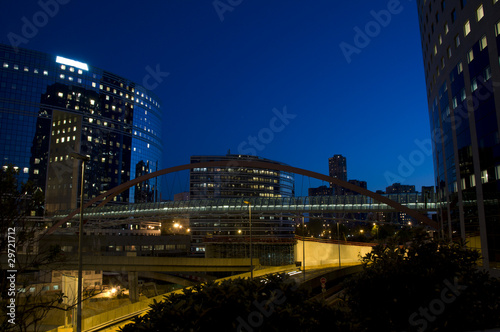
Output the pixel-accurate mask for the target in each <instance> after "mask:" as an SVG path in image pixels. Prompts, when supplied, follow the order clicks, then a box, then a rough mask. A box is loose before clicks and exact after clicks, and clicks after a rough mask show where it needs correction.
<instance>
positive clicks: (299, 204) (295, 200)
mask: <svg viewBox="0 0 500 332" xmlns="http://www.w3.org/2000/svg"><path fill="white" fill-rule="evenodd" d="M210 167H227V168H234V167H248V168H257V169H271V170H277V171H284V172H289V173H295V174H298V175H302V176H307V177H312V178H315V179H318V180H321V181H325V182H328V183H332V184H335V185H339V186H341V187H343V188H346V189H349V190H351V191H353V192H356V193H358V194H360V195H361V197H363V196H366V197H367V199H368V198H370V199H372V200H373V201H370V200H368V201H367V203H366V204H363V203H360V204H361V206H359V207H360V208H365V207H366V208H367V209H366V210H364V211H367V212H368V211H370V210H369V209H368V207H369V206H370V205H372V204H386V205H387V206H389V207H391V208H393V209H394V210H393V211H396V212H403V213H406V214H407V215H408V216H410V217H412V218H414V219H415V220H417V221H418V222H421V223H423V224H425V225H427V226H430V227H432V228H434V229H438V224H437V223H436V222H435V221H433V220H431V219H429V218H428V217H427V216H425V215H423V214H422V213H420V212H419V211H416V210H415V209H412V208H410V207H408V206H406V205H403V204H401V203H398V202H396V201H394V200H392V199H390V198H388V197H385V196H383V195H380V194H377V193H374V192H372V191H370V190H368V189H365V188H361V187H359V186H356V185H354V184H351V183H349V182H346V181H342V180H340V179H337V178H335V177H331V176H327V175H324V174H321V173H317V172H313V171H309V170H305V169H301V168H297V167H292V166H288V165H281V164H273V163H268V162H262V161H248V160H238V161H237V162H234V161H232V162H227V161H208V162H200V163H192V164H186V165H180V166H174V167H170V168H165V169H162V170H159V171H156V172H153V173H150V174H146V175H143V176H140V177H138V178H136V179H133V180H130V181H128V182H125V183H122V184H120V185H118V186H116V187H114V188H112V189H110V190H108V191H107V192H104V193H102V194H101V195H99V196H97V197H95V198H93V199H91V200H90V201H88V202H87V203H85V204H84V206H83V208H84V209H85V210H86V209H88V208H90V207H92V206H94V205H96V204H98V207H102V206H104V205H106V204H107V203H108V202H110V201H112V200H113V198H114V197H116V196H117V195H119V194H120V193H122V192H124V191H125V190H128V189H129V188H131V187H133V186H135V185H137V184H139V183H142V182H144V181H147V180H149V179H152V178H155V177H158V176H161V175H165V174H170V173H174V172H179V171H184V170H190V169H193V168H210ZM355 196H357V195H355ZM355 196H353V197H355ZM261 199H266V198H261V197H258V198H252V199H251V203H252V208H257V205H259V200H261ZM275 199H276V198H269V201H267V202H269V204H260V207H261V208H266V207H267V208H268V211H272V209H271V206H274V207H275V208H276V207H278V206H279V207H280V208H286V207H289V209H290V212H291V211H292V210H294V211H304V212H305V213H309V212H314V211H318V212H325V213H328V212H333V211H331V210H329V209H321V208H320V206H319V205H323V204H325V203H321V204H320V203H318V204H312V205H311V204H309V205H308V204H305V203H306V201H309V202H310V201H311V197H309V198H307V199H302V200H301V197H289V198H280V199H281V200H283V202H284V203H286V202H287V201H286V199H290V202H289V203H292V204H281V205H280V204H278V202H279V201H273V200H275ZM227 200H230V199H227ZM336 200H338V198H336ZM204 201H205V200H201V201H189V203H183V204H188V205H187V206H184V210H186V207H187V210H188V211H189V210H190V208H191V210H192V211H193V213H194V212H195V211H198V212H197V214H199V212H200V211H203V210H204V209H207V207H209V206H212V207H215V208H216V210H219V211H220V212H227V213H229V211H231V210H230V205H229V202H230V201H226V202H227V205H224V204H225V203H224V202H225V201H224V199H222V201H219V202H218V204H210V200H207V201H206V202H204ZM191 202H193V203H191ZM194 202H196V203H194ZM203 202H204V203H205V205H204V206H202V205H201V203H203ZM375 202H379V203H375ZM235 203H236V202H235ZM421 203H422V202H421ZM423 203H424V204H428V203H427V202H423ZM172 204H175V203H172ZM179 204H180V203H179ZM191 204H193V205H191ZM195 204H198V205H197V206H195ZM253 204H255V205H253ZM356 204H358V203H356ZM405 204H412V203H411V202H405ZM314 205H318V207H315V206H314ZM330 205H331V208H332V209H333V207H334V205H336V203H335V204H334V203H333V202H332V203H331V204H330ZM340 205H343V206H344V208H345V204H340ZM363 205H368V206H363ZM337 206H339V205H337ZM175 208H176V207H175V205H174V206H173V207H171V209H170V210H171V211H175ZM224 209H227V210H226V211H224ZM434 209H436V207H434ZM157 210H158V209H153V211H151V212H152V213H157V212H158V211H157ZM163 210H165V209H164V208H163ZM168 210H169V209H168V208H167V209H166V211H168ZM181 210H182V209H181ZM242 210H244V203H243V199H239V201H238V203H237V204H235V205H234V207H233V210H232V211H235V212H240V213H241V212H242ZM280 211H281V212H283V210H280ZM345 211H346V210H345V209H343V210H342V211H339V212H345ZM78 212H79V209H75V210H73V211H71V212H70V213H69V214H68V215H61V214H60V215H58V216H57V218H56V220H55V223H54V224H53V225H52V226H51V227H50V228H49V229H48V230H47V234H52V233H53V232H54V231H55V230H56V229H58V228H59V227H60V226H61V225H63V224H64V223H65V222H67V221H69V220H71V218H73V217H74V216H75V215H76V214H77V213H78ZM179 212H180V211H176V213H179ZM254 212H255V209H254ZM349 212H355V211H354V210H351V211H349ZM123 213H124V214H125V213H126V214H127V216H128V217H130V214H129V213H130V211H124V212H123ZM144 213H145V211H144ZM101 215H102V213H100V214H96V216H99V217H100V216H101ZM97 219H100V218H97ZM87 220H88V219H87Z"/></svg>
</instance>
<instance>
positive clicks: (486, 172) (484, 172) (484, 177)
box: [481, 171, 488, 183]
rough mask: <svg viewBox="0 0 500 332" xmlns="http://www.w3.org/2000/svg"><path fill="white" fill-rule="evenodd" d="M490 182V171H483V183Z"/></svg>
mask: <svg viewBox="0 0 500 332" xmlns="http://www.w3.org/2000/svg"><path fill="white" fill-rule="evenodd" d="M486 182H488V171H481V183H486Z"/></svg>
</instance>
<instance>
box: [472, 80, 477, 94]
mask: <svg viewBox="0 0 500 332" xmlns="http://www.w3.org/2000/svg"><path fill="white" fill-rule="evenodd" d="M470 89H471V91H472V92H474V91H476V90H477V80H476V78H473V79H472V82H471V86H470Z"/></svg>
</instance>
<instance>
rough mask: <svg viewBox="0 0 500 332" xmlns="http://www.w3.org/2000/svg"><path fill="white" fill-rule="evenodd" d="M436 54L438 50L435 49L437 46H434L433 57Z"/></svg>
mask: <svg viewBox="0 0 500 332" xmlns="http://www.w3.org/2000/svg"><path fill="white" fill-rule="evenodd" d="M437 52H438V48H437V46H436V45H434V55H436V54H437Z"/></svg>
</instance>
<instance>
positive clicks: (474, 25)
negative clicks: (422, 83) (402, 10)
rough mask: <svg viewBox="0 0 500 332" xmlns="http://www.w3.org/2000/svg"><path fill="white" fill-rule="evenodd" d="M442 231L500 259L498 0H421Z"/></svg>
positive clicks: (488, 261)
mask: <svg viewBox="0 0 500 332" xmlns="http://www.w3.org/2000/svg"><path fill="white" fill-rule="evenodd" d="M417 6H418V16H419V22H420V35H421V42H422V53H423V61H424V69H425V80H426V86H427V96H428V106H429V119H430V126H431V135H432V141H433V154H434V173H435V178H436V189H437V194H438V197H439V199H440V201H441V203H442V204H441V210H440V211H439V218H440V222H441V231H442V234H443V235H444V236H447V237H449V238H460V237H461V238H463V239H465V240H467V241H468V242H469V244H470V245H471V246H473V247H476V248H478V249H479V250H481V253H482V255H483V257H484V260H483V263H484V265H485V266H490V267H498V266H499V262H500V204H499V192H500V139H499V128H500V90H499V88H500V81H499V80H500V66H499V60H500V58H499V52H498V50H499V47H500V36H499V33H500V3H499V1H498V0H419V1H418V2H417Z"/></svg>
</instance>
